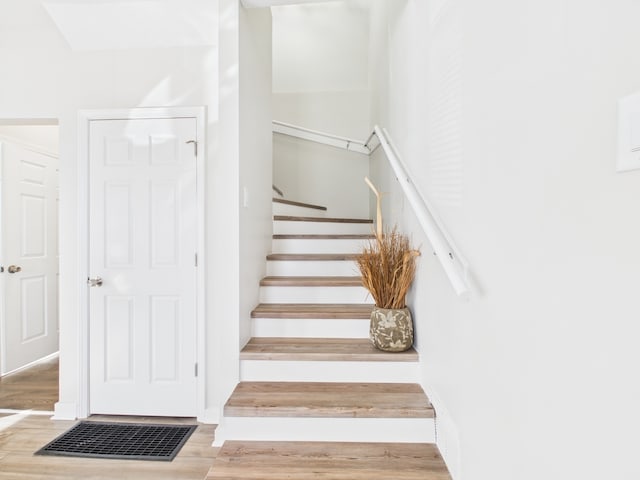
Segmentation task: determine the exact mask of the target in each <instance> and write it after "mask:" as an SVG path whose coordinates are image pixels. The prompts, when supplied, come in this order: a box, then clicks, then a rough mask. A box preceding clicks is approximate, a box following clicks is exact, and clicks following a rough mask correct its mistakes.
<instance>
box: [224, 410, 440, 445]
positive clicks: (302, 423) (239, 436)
mask: <svg viewBox="0 0 640 480" xmlns="http://www.w3.org/2000/svg"><path fill="white" fill-rule="evenodd" d="M226 440H247V441H291V442H294V441H300V442H313V441H316V442H392V443H435V421H434V419H433V418H308V417H302V418H301V417H224V418H223V419H222V421H221V422H220V425H219V426H218V427H217V428H216V432H215V440H214V442H213V446H214V447H219V446H221V445H222V444H223V443H224V442H225V441H226Z"/></svg>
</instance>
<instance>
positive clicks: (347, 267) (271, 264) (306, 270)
mask: <svg viewBox="0 0 640 480" xmlns="http://www.w3.org/2000/svg"><path fill="white" fill-rule="evenodd" d="M357 275H360V270H358V266H357V265H356V262H354V261H344V260H335V261H334V260H330V261H314V260H301V261H297V260H270V261H268V262H267V276H274V277H339V276H342V277H351V276H357Z"/></svg>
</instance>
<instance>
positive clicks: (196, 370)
mask: <svg viewBox="0 0 640 480" xmlns="http://www.w3.org/2000/svg"><path fill="white" fill-rule="evenodd" d="M194 372H195V375H196V377H197V376H198V364H197V363H196V364H195V368H194Z"/></svg>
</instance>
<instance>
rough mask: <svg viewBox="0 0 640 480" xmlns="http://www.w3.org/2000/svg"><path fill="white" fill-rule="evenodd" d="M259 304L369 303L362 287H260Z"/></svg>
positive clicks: (366, 292) (368, 296)
mask: <svg viewBox="0 0 640 480" xmlns="http://www.w3.org/2000/svg"><path fill="white" fill-rule="evenodd" d="M260 303H371V296H370V295H369V292H368V291H367V290H366V289H365V288H364V287H260Z"/></svg>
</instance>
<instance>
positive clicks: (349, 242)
mask: <svg viewBox="0 0 640 480" xmlns="http://www.w3.org/2000/svg"><path fill="white" fill-rule="evenodd" d="M367 244H368V243H367V240H361V239H319V240H316V239H297V238H293V239H274V240H273V241H272V243H271V245H272V248H271V251H272V252H273V253H360V252H362V249H363V248H364V247H365V246H366V245H367Z"/></svg>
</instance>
